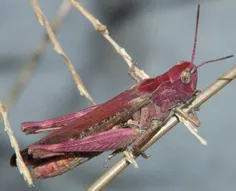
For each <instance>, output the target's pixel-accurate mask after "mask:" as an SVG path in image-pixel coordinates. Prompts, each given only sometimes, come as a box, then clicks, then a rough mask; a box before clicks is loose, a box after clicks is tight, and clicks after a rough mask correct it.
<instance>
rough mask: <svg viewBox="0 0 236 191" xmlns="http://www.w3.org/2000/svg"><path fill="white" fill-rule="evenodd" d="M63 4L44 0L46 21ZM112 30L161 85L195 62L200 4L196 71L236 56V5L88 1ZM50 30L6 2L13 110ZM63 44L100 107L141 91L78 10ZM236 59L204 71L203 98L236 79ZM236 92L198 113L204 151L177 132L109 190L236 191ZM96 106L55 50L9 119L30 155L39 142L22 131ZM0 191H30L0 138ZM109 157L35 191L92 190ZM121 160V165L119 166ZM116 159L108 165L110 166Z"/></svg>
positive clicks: (0, 56) (6, 86)
mask: <svg viewBox="0 0 236 191" xmlns="http://www.w3.org/2000/svg"><path fill="white" fill-rule="evenodd" d="M60 3H61V1H58V0H57V1H56V0H51V1H47V0H39V4H40V6H41V8H42V10H43V11H44V13H45V15H46V16H47V18H48V20H49V21H50V20H52V19H53V18H55V15H56V12H57V10H58V8H59V6H60ZM81 3H82V5H84V6H85V7H86V8H87V9H88V10H90V11H91V12H92V13H93V14H94V15H95V17H97V18H98V19H99V20H100V21H101V22H102V23H104V24H105V25H107V27H108V29H109V31H110V34H111V36H112V37H113V38H114V39H115V41H117V42H118V44H120V45H121V46H122V47H124V48H125V49H126V50H127V52H128V53H129V54H130V55H131V57H132V58H133V59H134V60H135V61H136V62H137V63H138V64H139V67H140V68H142V69H144V70H145V71H146V73H148V74H149V75H150V76H152V77H154V76H157V75H160V74H162V73H163V72H165V71H166V70H168V69H169V68H171V67H172V66H173V65H174V64H175V63H176V62H177V61H179V60H189V59H191V53H192V45H193V38H194V28H195V17H196V7H197V3H201V13H200V26H199V40H198V45H197V54H196V60H195V63H200V62H202V61H206V60H209V59H214V58H219V57H222V56H226V55H230V54H235V51H236V38H235V35H236V24H235V20H236V12H235V10H236V2H235V1H234V0H202V1H189V0H157V1H154V0H149V1H139V0H122V1H121V0H110V1H108V0H100V1H95V0H87V1H85V0H81ZM43 34H44V29H43V28H42V27H41V26H40V25H39V23H38V21H37V20H36V18H35V16H34V13H33V9H32V7H31V6H30V4H29V1H13V0H11V1H7V0H1V1H0V98H1V99H2V100H3V101H5V102H6V100H7V99H8V98H9V94H8V93H9V91H10V90H11V87H12V86H13V85H14V84H15V83H16V80H17V78H18V75H19V73H20V71H21V70H22V67H24V66H25V64H26V63H27V62H28V61H29V59H30V57H31V55H32V54H33V53H34V52H35V51H36V50H37V48H38V47H39V42H40V39H41V38H42V36H43ZM58 39H59V41H60V43H61V45H62V47H63V48H64V50H65V52H66V53H67V55H68V57H69V58H70V59H71V61H72V63H73V64H74V66H75V68H76V70H77V72H78V73H79V74H80V76H81V78H82V80H83V81H84V83H85V85H86V87H87V88H88V90H89V92H90V93H91V95H92V96H93V98H94V100H95V101H96V102H97V103H102V102H105V101H106V100H108V99H110V98H112V97H114V96H115V95H117V94H118V93H120V92H122V91H124V90H125V89H127V88H128V87H130V86H131V85H133V84H135V82H134V81H133V80H132V79H131V78H130V77H129V76H128V75H127V69H128V68H127V65H126V63H125V62H124V61H123V59H122V58H121V57H120V56H119V55H118V54H117V53H116V52H115V51H114V50H113V48H112V47H111V45H110V44H108V42H107V41H106V40H105V39H103V37H101V36H100V34H99V33H97V32H95V31H94V29H93V27H92V25H91V24H90V23H89V22H88V21H87V20H86V19H85V18H84V17H83V16H82V15H81V14H80V13H79V12H78V11H77V10H76V9H74V8H72V10H71V12H70V13H69V14H68V16H67V17H66V19H65V22H63V25H62V27H61V29H60V31H59V33H58ZM234 64H235V58H233V59H230V60H225V61H222V62H218V63H215V64H213V65H207V66H205V67H203V68H201V70H200V71H199V83H198V88H199V89H203V88H204V87H206V86H208V85H209V84H211V82H212V81H213V80H214V79H216V78H217V77H219V76H220V75H222V74H223V73H224V72H226V71H227V70H229V69H230V68H231V67H232V66H233V65H234ZM235 94H236V82H232V83H231V84H230V85H228V86H227V87H226V88H224V89H223V90H222V91H221V92H220V93H219V94H217V95H216V96H215V97H213V98H212V99H211V100H210V101H209V102H207V103H206V104H205V105H204V106H202V107H201V111H200V112H199V118H200V119H201V122H202V124H201V127H200V129H199V130H200V135H202V136H203V137H204V138H205V139H206V140H207V141H208V146H206V147H205V146H203V145H201V144H200V143H199V142H198V140H197V139H196V138H194V137H193V136H192V135H191V134H190V133H189V131H188V130H187V129H186V128H185V127H184V126H183V125H182V124H179V125H178V126H177V127H176V128H174V129H173V130H172V131H171V132H170V133H168V134H167V135H166V136H164V137H163V138H162V139H161V140H160V141H159V142H158V143H156V144H155V145H154V146H152V147H151V148H150V149H149V150H147V154H151V155H152V156H151V158H149V159H148V160H145V159H143V158H139V159H138V160H137V162H138V164H139V169H134V168H132V167H131V166H130V167H129V168H127V169H126V170H125V171H124V172H123V173H122V174H121V175H119V176H118V177H117V178H116V179H115V180H114V181H113V182H112V183H110V184H109V185H108V187H107V188H106V189H105V190H112V191H113V190H114V191H116V190H150V191H151V190H160V191H172V190H175V191H178V190H179V191H180V190H181V191H185V190H186V191H187V190H191V191H197V190H214V191H218V190H223V189H225V190H235V188H236V181H235V179H236V162H235V161H236V153H235V145H236V127H235V121H234V118H235V117H236V113H235ZM89 105H90V103H89V102H88V101H87V100H86V99H85V98H84V97H81V96H80V94H79V93H78V90H77V88H76V86H75V83H74V81H73V79H72V77H71V73H70V71H69V70H68V68H67V66H66V65H65V63H64V61H63V59H62V57H60V56H59V55H58V54H56V53H55V51H53V49H52V46H51V45H49V46H48V48H47V50H46V53H45V54H44V55H43V56H42V57H41V58H40V61H39V64H38V65H37V68H36V69H35V70H34V71H33V73H32V76H31V77H30V79H29V80H27V85H26V87H25V88H24V89H23V91H22V93H21V94H20V96H19V97H18V99H17V100H16V103H15V104H14V105H13V106H12V107H11V108H10V110H9V119H10V122H11V125H12V128H13V130H14V132H15V135H16V137H17V139H18V141H19V142H20V146H21V147H22V148H23V147H25V146H26V145H28V144H30V143H32V142H34V141H36V140H38V139H39V138H40V136H38V135H31V136H25V135H24V134H23V133H22V132H21V131H20V123H21V122H23V121H34V120H35V121H38V120H43V119H47V118H52V117H56V116H60V115H63V114H67V113H69V112H73V111H76V110H79V109H81V108H84V107H87V106H89ZM0 135H1V138H0V153H1V154H0V190H3V191H11V190H16V189H17V190H32V188H28V187H27V185H26V183H25V182H24V181H23V178H22V176H21V175H20V174H19V172H18V170H17V168H11V167H10V166H9V158H10V156H11V154H12V153H13V150H12V148H11V146H10V143H9V139H8V137H7V135H6V133H5V132H4V127H3V125H2V124H1V128H0ZM108 154H109V153H105V154H103V155H100V156H99V157H98V158H96V159H93V160H91V161H89V162H88V163H85V164H83V165H81V166H79V167H78V168H76V169H74V170H72V171H70V172H68V173H66V174H64V175H61V176H58V177H55V178H53V179H46V180H36V181H35V182H34V183H35V185H36V187H35V188H33V189H34V190H38V191H40V190H50V191H56V190H71V191H73V190H86V188H88V186H89V185H90V184H92V183H93V181H95V180H96V178H98V177H99V175H101V174H102V173H103V172H105V170H106V169H104V167H103V162H104V160H105V158H106V157H107V156H108ZM119 158H120V156H118V157H116V159H119ZM116 159H114V160H113V161H111V163H109V165H112V163H113V162H115V160H116Z"/></svg>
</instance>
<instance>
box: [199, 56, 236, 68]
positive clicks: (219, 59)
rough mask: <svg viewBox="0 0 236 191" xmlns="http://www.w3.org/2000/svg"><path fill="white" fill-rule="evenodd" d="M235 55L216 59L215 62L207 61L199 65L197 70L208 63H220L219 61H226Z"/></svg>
mask: <svg viewBox="0 0 236 191" xmlns="http://www.w3.org/2000/svg"><path fill="white" fill-rule="evenodd" d="M233 56H234V55H229V56H225V57H222V58H217V59H214V60H208V61H205V62H203V63H201V64H199V65H197V68H196V69H198V68H200V67H201V66H203V65H205V64H208V63H212V62H218V61H221V60H225V59H228V58H232V57H233Z"/></svg>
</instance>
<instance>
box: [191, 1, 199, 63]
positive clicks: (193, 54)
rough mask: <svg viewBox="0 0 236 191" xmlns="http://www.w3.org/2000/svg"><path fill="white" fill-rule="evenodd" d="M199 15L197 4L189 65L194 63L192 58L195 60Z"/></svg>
mask: <svg viewBox="0 0 236 191" xmlns="http://www.w3.org/2000/svg"><path fill="white" fill-rule="evenodd" d="M199 15H200V4H198V6H197V18H196V27H195V36H194V43H193V52H192V58H191V63H192V64H193V61H194V58H195V54H196V46H197V35H198V23H199Z"/></svg>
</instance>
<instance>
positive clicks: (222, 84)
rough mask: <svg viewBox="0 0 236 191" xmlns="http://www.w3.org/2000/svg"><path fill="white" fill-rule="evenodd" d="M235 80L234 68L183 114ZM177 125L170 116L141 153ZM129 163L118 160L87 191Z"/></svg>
mask: <svg viewBox="0 0 236 191" xmlns="http://www.w3.org/2000/svg"><path fill="white" fill-rule="evenodd" d="M235 78H236V66H234V67H233V68H232V69H231V70H229V71H228V72H227V73H225V74H224V75H223V76H222V77H221V78H219V79H217V80H216V81H214V82H213V83H212V84H211V85H210V86H208V87H207V88H205V89H204V90H203V91H201V93H200V94H199V95H198V96H197V97H196V99H194V100H193V102H192V103H190V105H186V106H185V107H184V112H189V111H191V110H192V109H197V108H199V107H200V106H201V105H202V104H203V103H205V102H206V101H207V100H208V99H210V98H211V97H212V96H214V95H215V94H216V93H217V92H218V91H220V90H221V89H222V88H223V87H225V86H226V85H227V84H228V83H230V82H231V81H232V80H233V79H235ZM178 123H179V121H178V117H176V116H175V115H173V116H171V117H170V119H169V120H168V122H167V123H166V124H165V125H164V126H163V127H162V128H161V129H160V130H158V131H157V132H156V133H154V134H153V136H152V138H151V139H149V140H147V141H146V142H145V143H143V144H142V145H140V148H141V150H142V151H145V150H146V149H148V148H149V147H150V146H152V145H153V144H154V143H155V142H156V141H158V140H159V139H160V138H161V137H162V136H164V135H165V134H166V133H167V132H169V131H170V130H171V129H172V128H173V127H174V126H175V125H177V124H178ZM131 152H132V154H133V156H134V158H136V157H138V156H139V154H140V153H136V152H135V151H134V150H132V151H131ZM128 165H129V163H128V162H127V161H126V159H125V158H122V159H120V160H119V161H118V162H117V163H115V164H114V165H113V166H112V167H111V168H109V169H108V170H107V171H106V172H105V173H104V174H103V175H102V176H101V177H100V178H98V179H97V180H96V181H95V182H94V183H93V184H92V185H91V186H90V187H89V188H88V191H95V190H96V191H97V190H101V189H102V188H104V187H105V186H106V185H107V184H108V183H109V182H111V181H112V180H113V179H114V178H115V177H116V176H118V175H119V174H120V173H121V172H122V171H123V170H124V169H125V168H126V167H127V166H128Z"/></svg>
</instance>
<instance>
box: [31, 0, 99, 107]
mask: <svg viewBox="0 0 236 191" xmlns="http://www.w3.org/2000/svg"><path fill="white" fill-rule="evenodd" d="M30 3H31V5H32V7H33V9H34V11H35V15H36V17H37V19H38V21H39V23H40V24H41V25H42V26H44V27H45V29H46V30H47V33H48V36H49V38H50V40H51V42H52V44H53V45H54V49H55V51H56V52H57V53H58V54H59V55H61V56H62V57H63V58H64V60H65V63H66V64H67V66H68V68H69V70H70V71H71V73H72V76H73V78H74V80H75V83H76V85H77V87H78V89H79V91H80V94H81V95H82V96H85V97H86V98H87V99H88V100H89V101H90V102H91V103H92V104H95V102H94V101H93V99H92V97H91V96H90V94H89V93H88V91H87V89H86V88H85V86H84V84H83V82H82V80H81V79H80V76H79V75H78V74H77V73H76V70H75V68H74V66H73V64H72V63H71V61H70V59H69V58H68V57H67V55H66V53H65V52H64V51H63V49H62V47H61V45H60V43H59V42H58V40H57V39H56V36H55V34H54V33H53V31H52V28H51V26H50V24H49V23H48V21H47V19H46V17H45V16H44V14H43V12H42V10H41V8H40V7H39V5H38V2H37V0H30Z"/></svg>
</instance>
